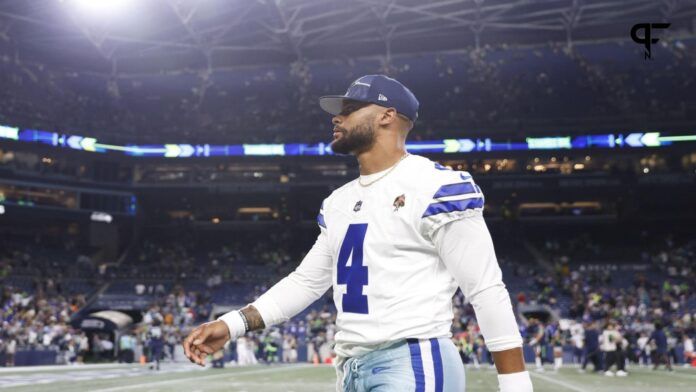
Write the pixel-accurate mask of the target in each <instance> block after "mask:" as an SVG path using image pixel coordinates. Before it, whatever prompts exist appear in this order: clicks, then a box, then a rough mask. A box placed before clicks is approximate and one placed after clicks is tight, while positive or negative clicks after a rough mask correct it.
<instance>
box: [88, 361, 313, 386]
mask: <svg viewBox="0 0 696 392" xmlns="http://www.w3.org/2000/svg"><path fill="white" fill-rule="evenodd" d="M313 366H314V365H304V366H287V367H282V368H276V367H273V368H268V369H257V370H248V371H241V372H234V373H231V372H230V373H224V374H211V375H209V376H199V377H186V378H177V379H176V380H165V381H155V382H146V383H140V384H134V385H121V386H118V387H114V388H106V389H94V390H92V392H116V391H123V390H126V389H138V388H146V387H154V386H159V385H169V384H176V383H179V382H186V381H196V380H211V379H216V378H225V377H234V376H246V375H249V374H262V373H274V372H283V371H288V370H297V369H306V368H310V367H313Z"/></svg>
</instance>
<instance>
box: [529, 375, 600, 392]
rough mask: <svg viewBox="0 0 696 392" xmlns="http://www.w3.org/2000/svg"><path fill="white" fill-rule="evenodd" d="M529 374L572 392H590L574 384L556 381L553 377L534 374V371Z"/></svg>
mask: <svg viewBox="0 0 696 392" xmlns="http://www.w3.org/2000/svg"><path fill="white" fill-rule="evenodd" d="M529 374H530V375H531V376H532V377H539V378H540V379H542V380H544V381H546V382H550V383H551V384H556V385H560V386H562V387H563V388H567V389H570V390H571V391H575V392H589V391H588V390H586V389H582V388H580V387H577V386H575V385H573V384H568V383H567V382H564V381H559V380H554V379H553V378H551V377H548V376H543V375H541V374H539V373H536V372H534V371H530V372H529Z"/></svg>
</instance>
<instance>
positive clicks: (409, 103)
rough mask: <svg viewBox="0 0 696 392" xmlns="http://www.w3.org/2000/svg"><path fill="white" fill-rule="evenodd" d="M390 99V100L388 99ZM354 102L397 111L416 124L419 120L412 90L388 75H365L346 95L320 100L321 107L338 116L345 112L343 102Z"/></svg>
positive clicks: (354, 83)
mask: <svg viewBox="0 0 696 392" xmlns="http://www.w3.org/2000/svg"><path fill="white" fill-rule="evenodd" d="M387 97H389V98H387ZM344 100H353V101H360V102H368V103H373V104H375V105H380V106H384V107H388V108H394V109H396V111H397V112H398V113H399V114H401V115H404V116H406V117H407V118H408V119H409V120H411V121H413V122H415V121H416V119H417V118H418V107H419V106H420V104H419V103H418V99H416V96H415V95H413V93H412V92H411V90H409V89H408V88H407V87H406V86H404V85H403V84H401V83H400V82H399V81H398V80H396V79H393V78H390V77H388V76H386V75H365V76H362V77H360V78H358V79H356V80H355V81H354V82H353V83H352V84H351V85H350V87H349V88H348V91H346V94H345V95H328V96H325V97H321V98H319V106H321V108H322V109H324V110H325V111H327V112H329V113H331V114H333V115H338V114H339V113H341V111H342V110H343V101H344Z"/></svg>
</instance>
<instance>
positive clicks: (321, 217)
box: [317, 214, 326, 229]
mask: <svg viewBox="0 0 696 392" xmlns="http://www.w3.org/2000/svg"><path fill="white" fill-rule="evenodd" d="M317 223H318V224H319V226H321V227H323V228H325V229H326V223H325V222H324V215H322V214H319V215H317Z"/></svg>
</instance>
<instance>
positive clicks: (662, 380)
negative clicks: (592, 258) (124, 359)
mask: <svg viewBox="0 0 696 392" xmlns="http://www.w3.org/2000/svg"><path fill="white" fill-rule="evenodd" d="M629 372H630V375H629V377H625V378H619V377H606V376H604V375H597V374H579V373H578V372H577V370H576V369H575V368H574V367H566V368H564V369H562V370H561V371H560V372H559V373H554V372H553V371H546V372H544V373H537V372H531V374H532V381H533V383H534V390H535V391H536V392H551V391H574V392H595V391H597V392H604V391H607V392H608V391H619V392H621V391H626V392H628V391H660V392H666V391H685V390H688V388H689V387H688V386H689V385H691V386H693V385H696V370H693V369H677V370H676V371H675V372H674V373H667V372H666V371H664V370H659V371H656V372H653V371H651V370H649V369H645V368H632V369H629ZM466 376H467V391H469V392H474V391H496V390H497V380H496V376H495V372H494V371H493V370H491V369H481V370H475V369H467V373H466ZM334 383H335V373H334V370H333V367H331V366H313V365H289V366H285V365H274V366H264V365H258V366H251V367H227V368H226V369H211V368H206V369H203V368H197V367H195V366H193V365H190V364H169V363H167V364H163V365H162V370H161V371H160V372H156V371H152V370H150V369H148V368H147V367H146V366H141V365H118V364H111V365H84V366H44V367H39V368H29V367H27V368H0V389H2V390H7V391H71V392H72V391H94V392H117V391H150V392H155V391H171V390H181V391H240V392H242V391H247V392H252V391H253V392H271V391H274V392H275V391H277V392H311V391H332V390H333V388H334Z"/></svg>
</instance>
